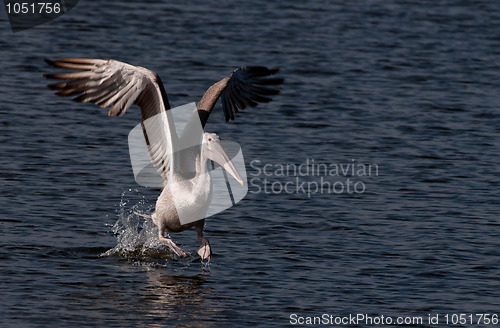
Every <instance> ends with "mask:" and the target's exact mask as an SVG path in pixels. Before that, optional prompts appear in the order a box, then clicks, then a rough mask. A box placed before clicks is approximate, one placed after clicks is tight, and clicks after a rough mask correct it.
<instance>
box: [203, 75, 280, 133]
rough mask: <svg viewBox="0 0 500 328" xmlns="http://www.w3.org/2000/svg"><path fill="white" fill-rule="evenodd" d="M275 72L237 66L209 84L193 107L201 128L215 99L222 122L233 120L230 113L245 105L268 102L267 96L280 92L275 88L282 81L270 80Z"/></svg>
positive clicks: (251, 105) (278, 79)
mask: <svg viewBox="0 0 500 328" xmlns="http://www.w3.org/2000/svg"><path fill="white" fill-rule="evenodd" d="M278 72H279V69H278V68H273V69H268V68H266V67H263V66H249V67H239V68H237V69H236V70H234V71H233V72H232V73H231V74H229V75H228V76H226V77H225V78H224V79H222V80H220V81H219V82H217V83H215V84H214V85H212V86H211V87H210V88H209V89H208V90H207V91H206V92H205V94H204V95H203V97H202V98H201V100H200V101H199V102H198V105H197V109H198V114H199V116H200V120H201V123H202V126H205V124H206V122H207V120H208V117H209V115H210V112H211V111H212V109H213V108H214V106H215V103H216V102H217V99H219V97H220V98H221V102H222V108H223V110H224V115H225V117H226V121H229V120H230V119H231V120H234V114H237V113H238V112H239V111H240V110H243V109H245V108H246V107H247V106H250V107H255V106H257V104H258V103H259V102H261V103H266V102H270V101H271V100H272V98H271V96H274V95H277V94H279V93H280V91H281V90H280V88H279V85H280V84H282V83H283V82H284V79H282V78H279V77H272V76H273V75H274V74H276V73H278Z"/></svg>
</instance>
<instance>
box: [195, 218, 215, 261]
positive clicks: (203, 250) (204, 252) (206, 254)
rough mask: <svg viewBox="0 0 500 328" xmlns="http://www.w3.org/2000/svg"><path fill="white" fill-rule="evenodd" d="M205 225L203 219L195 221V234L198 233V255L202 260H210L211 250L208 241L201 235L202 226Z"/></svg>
mask: <svg viewBox="0 0 500 328" xmlns="http://www.w3.org/2000/svg"><path fill="white" fill-rule="evenodd" d="M204 225H205V220H200V221H198V222H196V234H197V235H198V240H199V241H200V242H201V244H202V245H201V247H200V249H199V250H198V255H200V256H201V259H202V260H205V259H208V261H209V262H210V256H211V255H212V250H211V249H210V243H209V242H208V239H207V238H205V237H203V226H204Z"/></svg>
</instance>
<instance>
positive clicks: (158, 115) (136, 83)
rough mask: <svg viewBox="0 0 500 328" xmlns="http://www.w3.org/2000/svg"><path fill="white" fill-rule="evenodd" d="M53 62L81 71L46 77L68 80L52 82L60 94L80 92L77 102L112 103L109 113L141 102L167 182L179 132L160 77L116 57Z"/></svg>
mask: <svg viewBox="0 0 500 328" xmlns="http://www.w3.org/2000/svg"><path fill="white" fill-rule="evenodd" d="M46 61H47V63H49V64H50V65H52V66H55V67H59V68H64V69H70V70H78V72H70V73H60V74H47V75H45V77H46V78H49V79H56V80H66V81H65V82H59V83H54V84H50V85H49V86H48V87H49V89H52V90H57V91H58V92H56V95H58V96H76V97H75V98H74V99H73V100H74V101H77V102H90V103H94V104H96V105H98V106H100V107H103V108H106V107H110V106H111V108H110V109H109V112H108V115H110V116H117V115H118V116H122V115H124V114H125V112H126V111H127V110H128V109H129V108H130V106H132V105H133V104H135V105H137V106H139V108H140V109H141V116H142V122H141V124H142V130H143V133H144V138H145V140H146V145H147V148H148V152H149V155H150V158H151V162H152V163H153V165H155V166H157V167H158V171H159V172H160V173H161V175H162V177H163V179H164V182H165V183H166V181H167V179H168V177H169V174H170V172H171V171H172V170H173V156H172V154H173V153H174V152H175V149H174V146H175V144H176V141H177V138H178V137H177V133H176V131H175V125H174V122H173V118H172V113H171V111H169V109H170V104H169V102H168V97H167V94H166V92H165V89H164V87H163V83H162V82H161V79H160V77H159V76H158V75H157V74H156V73H155V72H153V71H150V70H148V69H146V68H144V67H140V66H133V65H129V64H126V63H123V62H119V61H116V60H103V59H90V58H65V59H59V60H55V61H52V60H46Z"/></svg>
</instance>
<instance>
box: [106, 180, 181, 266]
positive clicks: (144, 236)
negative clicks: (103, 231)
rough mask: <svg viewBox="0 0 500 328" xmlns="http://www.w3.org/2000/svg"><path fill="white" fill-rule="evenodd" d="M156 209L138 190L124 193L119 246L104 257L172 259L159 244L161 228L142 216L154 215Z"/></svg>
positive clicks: (117, 231) (117, 229) (116, 230)
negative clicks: (159, 229)
mask: <svg viewBox="0 0 500 328" xmlns="http://www.w3.org/2000/svg"><path fill="white" fill-rule="evenodd" d="M153 210H154V206H153V205H152V204H150V203H149V202H148V200H147V199H146V197H145V196H144V195H142V194H141V193H140V192H139V191H138V190H137V189H128V190H125V191H123V192H122V195H121V200H120V204H119V208H118V209H117V215H118V220H117V221H116V222H115V224H114V225H113V228H112V230H113V233H114V234H115V236H116V239H117V244H116V246H115V247H113V248H112V249H110V250H108V251H106V252H105V253H103V254H101V256H120V257H126V258H129V259H130V258H132V259H133V258H135V259H145V258H150V259H164V258H168V259H171V258H172V254H171V253H170V252H169V251H168V250H165V249H164V248H163V247H162V245H161V243H160V242H159V241H158V228H157V227H156V225H155V224H154V223H153V221H151V220H150V219H147V218H145V217H143V216H141V215H138V214H144V215H150V214H151V213H152V212H153Z"/></svg>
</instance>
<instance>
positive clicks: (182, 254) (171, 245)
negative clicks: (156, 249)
mask: <svg viewBox="0 0 500 328" xmlns="http://www.w3.org/2000/svg"><path fill="white" fill-rule="evenodd" d="M161 230H162V229H160V233H159V236H158V237H159V239H160V243H162V244H163V245H165V246H168V248H170V250H171V251H172V252H173V253H174V254H175V255H177V256H179V257H186V256H187V254H186V252H184V251H183V250H182V248H180V247H179V246H177V245H176V244H175V243H174V242H173V240H172V239H170V238H166V237H165V236H163V231H161Z"/></svg>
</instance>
